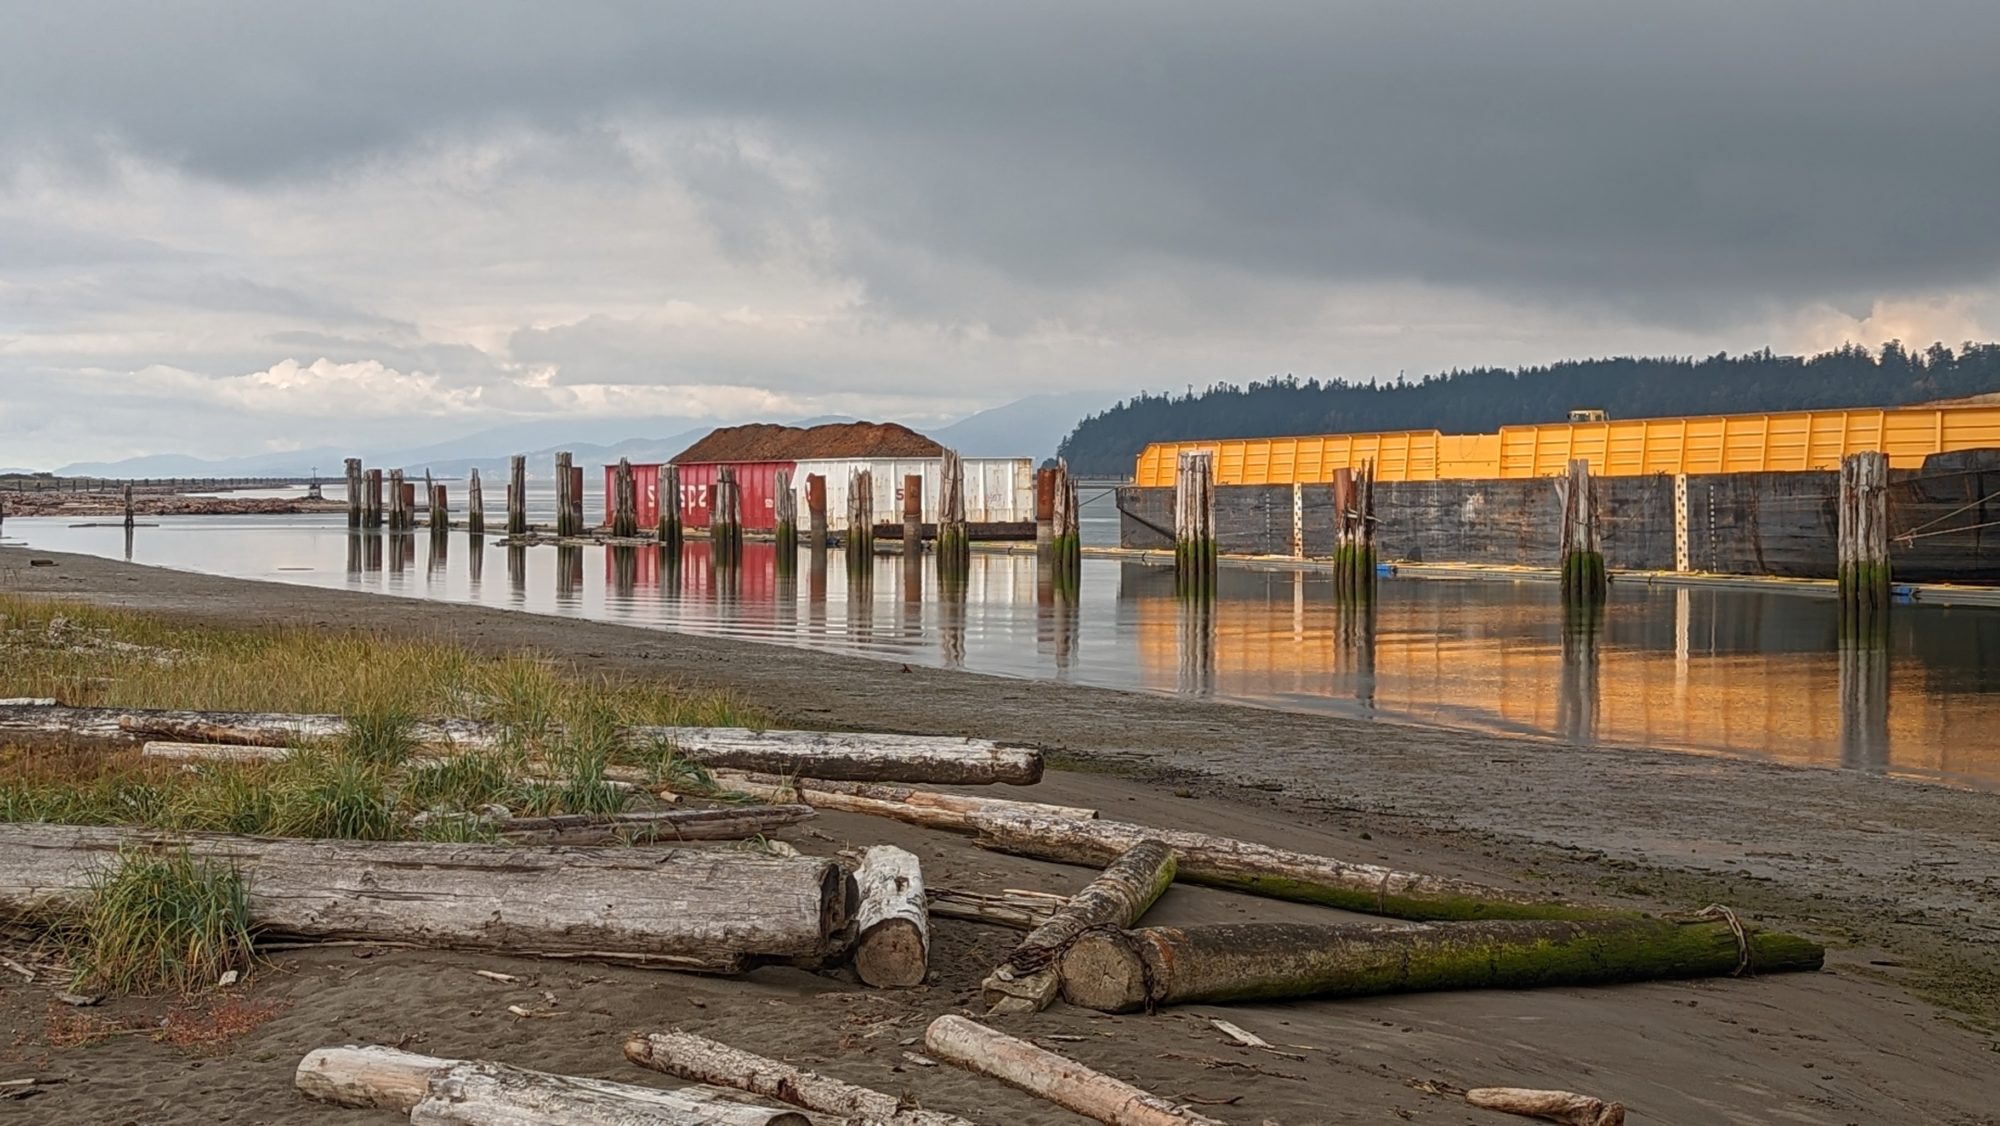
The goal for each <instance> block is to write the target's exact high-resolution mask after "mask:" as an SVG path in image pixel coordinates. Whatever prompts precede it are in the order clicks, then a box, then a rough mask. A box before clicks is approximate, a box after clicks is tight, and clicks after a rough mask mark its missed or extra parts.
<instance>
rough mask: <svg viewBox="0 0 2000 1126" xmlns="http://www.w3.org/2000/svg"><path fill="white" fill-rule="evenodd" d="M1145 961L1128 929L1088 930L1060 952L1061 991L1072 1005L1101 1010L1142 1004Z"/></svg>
mask: <svg viewBox="0 0 2000 1126" xmlns="http://www.w3.org/2000/svg"><path fill="white" fill-rule="evenodd" d="M1146 979H1147V972H1146V961H1145V958H1144V956H1143V955H1142V954H1141V953H1140V951H1139V948H1138V947H1137V946H1136V945H1135V944H1134V940H1133V938H1132V937H1131V935H1130V932H1122V931H1091V932H1088V933H1086V934H1083V935H1081V936H1080V937H1078V938H1077V939H1076V941H1074V942H1072V943H1070V945H1069V949H1067V950H1065V951H1064V952H1063V956H1062V993H1063V997H1064V999H1066V1000H1068V1001H1069V1003H1070V1004H1072V1005H1081V1006H1082V1007H1084V1008H1086V1009H1095V1010H1097V1011H1098V1012H1101V1013H1129V1012H1135V1011H1137V1010H1139V1009H1142V1008H1145V1007H1146Z"/></svg>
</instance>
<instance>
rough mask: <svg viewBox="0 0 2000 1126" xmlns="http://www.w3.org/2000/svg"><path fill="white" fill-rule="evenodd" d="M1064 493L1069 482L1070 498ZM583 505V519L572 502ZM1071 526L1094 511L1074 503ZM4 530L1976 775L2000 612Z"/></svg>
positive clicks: (308, 534)
mask: <svg viewBox="0 0 2000 1126" xmlns="http://www.w3.org/2000/svg"><path fill="white" fill-rule="evenodd" d="M1086 495H1088V493H1087V494H1086ZM592 511H595V509H594V508H593V509H592ZM1084 530H1085V539H1086V542H1095V543H1108V542H1115V540H1116V535H1117V526H1116V513H1115V512H1114V511H1112V510H1111V508H1110V505H1109V504H1108V503H1106V502H1104V501H1102V500H1101V499H1100V500H1099V501H1098V502H1096V503H1091V504H1088V505H1087V506H1086V508H1085V527H1084ZM5 533H6V536H7V540H8V542H13V543H26V544H28V545H31V546H34V547H38V548H44V549H48V550H54V551H74V552H83V553H88V554H95V555H102V556H107V557H111V558H125V557H128V555H129V558H131V559H132V560H133V561H134V562H139V563H149V564H156V565H161V566H167V567H174V568H180V569H184V570H191V571H202V572H207V573H211V574H221V575H233V576H239V577H245V578H259V579H271V580H277V581H280V582H290V583H298V584H301V585H306V586H322V587H331V588H337V589H344V590H361V591H370V592H375V593H381V594H391V595H400V596H404V597H412V598H434V599H443V600H448V601H456V602H470V603H476V604H479V605H484V606H492V607H498V608H502V609H516V610H526V611H532V612H536V613H544V614H558V615H568V616H576V617H585V618H592V619H599V620H604V621H614V622H621V623H627V624H632V625H640V626H649V627H655V628H660V629H671V630H680V631H685V632H688V633H697V634H710V635H716V636H725V637H734V638H742V639H746V640H753V641H764V642H776V643H780V644H787V645H796V646H803V647H808V648H814V649H824V650H831V651H836V652H844V653H857V654H865V655H869V656H875V657H886V658H891V659H895V660H899V661H905V662H908V663H911V664H925V665H939V666H944V667H949V668H963V669H969V670H973V671H977V672H986V673H999V674H1004V675H1009V676H1020V677H1035V678H1044V679H1050V680H1060V681H1068V682H1073V683H1078V684H1093V685H1101V686H1106V687H1113V688H1130V689H1140V690H1144V691H1153V692H1166V693H1176V694H1181V695H1190V696H1200V697H1208V698H1215V699H1225V700H1235V701H1241V702H1246V703H1253V704H1259V705H1264V706H1269V707H1277V708H1284V709H1288V710H1296V711H1312V712H1328V713H1336V714H1341V715H1349V716H1358V717H1369V718H1376V719H1383V720H1395V721H1417V722H1426V723H1438V724H1444V725H1448V726H1453V727H1460V728H1468V729H1476V730H1482V731H1495V732H1506V733H1513V734H1526V735H1534V736H1542V737H1547V738H1550V739H1554V740H1563V741H1571V742H1581V743H1597V744H1603V745H1613V746H1655V747H1667V748H1675V749H1681V750H1687V751H1694V752H1703V753H1719V754H1735V755H1745V756H1755V757H1766V758H1771V759H1777V760H1782V761H1786V762H1795V763H1811V764H1820V765H1828V766H1843V767H1848V768H1853V769H1861V770H1871V771H1887V772H1890V773H1895V774H1901V775H1909V776H1917V777H1926V778H1934V779H1941V780H1945V781H1951V782H1955V783H1959V784H1966V785H1976V786H1986V787H2000V613H1996V612H1994V611H1990V610H1981V609H1965V608H1941V607H1929V606H1922V605H1908V606H1898V607H1897V609H1896V617H1895V622H1894V636H1893V641H1892V645H1891V648H1890V649H1889V651H1888V652H1886V653H1883V654H1875V655H1863V656H1856V655H1853V654H1846V655H1843V654H1841V653H1840V652H1839V651H1838V647H1837V646H1836V644H1835V622H1834V615H1833V603H1832V602H1831V601H1830V600H1826V599H1821V598H1815V597H1811V596H1808V595H1801V594H1795V593H1783V592H1770V593H1765V592H1745V591H1732V590H1708V589H1687V588H1678V589H1676V588H1668V587H1653V588H1648V587H1643V586H1638V585H1635V584H1627V585H1623V586H1619V587H1618V588H1616V589H1615V590H1614V593H1613V597H1612V602H1611V604H1610V606H1609V607H1608V608H1607V610H1606V612H1605V615H1604V620H1603V623H1602V625H1601V627H1599V628H1598V629H1597V630H1595V631H1590V632H1572V633H1571V634H1570V635H1569V636H1567V637H1566V636H1565V634H1564V630H1563V629H1562V627H1561V614H1560V612H1559V609H1558V606H1557V604H1556V597H1555V595H1556V591H1555V587H1554V586H1553V585H1551V584H1547V583H1535V582H1499V581H1490V580H1457V581H1454V580H1441V579H1386V580H1384V581H1383V583H1382V584H1381V588H1380V592H1379V597H1378V601H1377V604H1376V606H1375V607H1374V609H1373V611H1372V612H1371V613H1359V612H1356V611H1353V610H1345V611H1344V610H1342V609H1341V608H1340V607H1339V606H1338V605H1337V604H1336V603H1335V602H1334V600H1333V597H1332V594H1333V591H1332V584H1331V582H1330V580H1328V579H1326V578H1324V577H1321V576H1318V575H1309V574H1292V573H1272V572H1259V571H1251V570H1245V569H1239V568H1227V567H1226V568H1224V569H1223V571H1222V574H1221V579H1220V591H1219V597H1218V598H1217V600H1216V602H1215V605H1214V606H1213V607H1212V608H1211V609H1209V610H1207V611H1193V610H1189V609H1187V608H1185V607H1184V606H1183V605H1182V604H1181V603H1180V602H1179V601H1178V600H1177V599H1176V598H1175V597H1174V593H1173V581H1172V575H1171V573H1170V572H1169V571H1167V570H1165V569H1163V568H1158V567H1152V566H1144V565H1139V564H1134V563H1126V562H1120V561H1112V560H1104V559H1088V560H1085V562H1084V572H1083V586H1082V593H1081V596H1080V597H1079V598H1078V600H1077V601H1076V602H1075V603H1073V604H1071V603H1066V602H1064V601H1062V600H1059V599H1057V598H1055V597H1054V596H1053V595H1052V594H1051V593H1050V592H1049V591H1048V590H1046V589H1043V588H1039V587H1038V585H1037V582H1036V565H1035V560H1034V559H1033V557H1032V556H1027V555H1021V556H1001V555H975V556H974V558H973V563H972V566H973V571H972V578H971V583H970V586H969V589H968V590H967V592H966V594H965V597H964V599H963V601H962V602H943V601H941V600H940V597H939V592H938V590H937V589H936V579H935V572H934V571H933V570H932V569H931V568H929V567H923V568H920V569H919V570H918V571H916V572H915V573H914V574H912V573H909V572H906V571H905V569H904V567H903V564H902V561H901V560H900V559H897V558H893V557H884V558H881V559H878V560H877V561H876V564H875V568H874V577H873V579H872V581H871V582H869V583H868V584H867V586H866V587H865V588H851V587H850V583H849V581H848V578H847V574H846V568H845V565H844V561H843V559H842V558H841V555H840V553H839V552H832V553H830V554H829V556H828V565H827V567H826V568H825V569H824V570H815V569H813V568H812V567H810V566H809V565H808V563H807V560H808V559H809V556H801V560H800V567H799V572H798V575H797V576H796V578H795V579H793V580H789V581H782V582H781V581H780V580H778V579H777V578H776V576H775V567H774V559H775V556H774V554H773V549H772V547H771V545H769V544H756V543H752V544H749V545H747V546H746V555H747V558H746V560H745V563H744V566H743V567H742V569H741V571H740V572H738V573H727V572H725V573H723V574H721V575H718V574H717V572H716V571H715V570H714V569H713V568H712V567H710V565H709V557H708V553H707V549H706V545H704V544H701V543H694V544H691V545H690V546H689V548H688V552H687V556H686V559H685V561H684V563H683V564H682V565H681V566H680V567H679V568H678V569H674V568H669V567H666V566H664V565H663V561H662V560H661V558H660V555H659V553H658V552H657V551H655V550H652V549H638V550H634V551H629V552H611V551H606V550H604V549H601V548H582V549H563V550H559V549H556V548H550V547H541V548H530V549H514V550H508V549H504V548H499V547H494V546H492V541H491V540H488V541H486V543H485V545H484V546H482V547H480V548H478V549H475V548H474V547H473V545H472V542H471V540H470V539H469V537H467V536H465V535H464V534H463V533H454V534H452V535H451V536H450V537H449V538H448V539H447V540H446V541H445V543H444V547H443V549H442V550H437V549H435V548H434V546H433V541H432V540H431V538H430V537H429V536H428V535H427V534H424V533H421V532H420V533H418V534H417V535H415V536H403V537H388V536H382V535H373V536H350V535H348V533H347V530H346V528H345V526H344V517H343V516H341V515H332V516H308V517H188V518H180V519H174V518H165V519H162V520H161V521H160V526H158V527H142V528H140V529H138V530H137V531H136V532H135V533H134V535H133V536H132V538H131V541H130V543H129V545H128V543H127V540H126V536H125V532H124V530H123V529H122V528H118V527H102V528H74V527H69V526H68V525H67V522H65V521H59V520H51V519H39V520H38V519H20V518H16V519H10V520H8V521H6V524H5Z"/></svg>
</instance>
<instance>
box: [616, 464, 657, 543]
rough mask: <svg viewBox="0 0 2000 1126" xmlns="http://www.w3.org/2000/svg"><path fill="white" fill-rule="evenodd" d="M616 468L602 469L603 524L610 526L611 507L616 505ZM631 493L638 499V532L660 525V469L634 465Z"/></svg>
mask: <svg viewBox="0 0 2000 1126" xmlns="http://www.w3.org/2000/svg"><path fill="white" fill-rule="evenodd" d="M617 479H618V467H617V466H615V465H607V466H605V467H604V523H605V525H606V526H607V527H609V526H610V524H611V517H612V515H613V513H612V507H613V506H614V505H616V504H617V503H618V502H617V496H618V489H617ZM632 492H633V493H634V494H635V496H636V497H637V499H638V502H639V503H638V509H639V530H640V531H647V530H650V529H652V528H655V527H658V526H659V523H660V467H659V466H658V465H656V464H648V465H634V466H633V467H632Z"/></svg>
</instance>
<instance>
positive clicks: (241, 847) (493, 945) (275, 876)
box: [0, 824, 847, 972]
mask: <svg viewBox="0 0 2000 1126" xmlns="http://www.w3.org/2000/svg"><path fill="white" fill-rule="evenodd" d="M181 847H185V848H187V849H188V851H189V852H191V853H192V854H193V855H194V856H196V857H198V858H201V859H205V860H209V861H212V862H217V863H220V864H224V865H227V866H230V867H233V868H235V869H236V870H237V871H239V872H241V873H242V874H243V877H244V885H245V890H246V892H247V894H248V898H249V908H250V917H251V921H252V922H253V923H255V924H256V926H257V927H258V929H259V930H260V931H261V932H263V933H265V934H267V935H270V936H272V937H274V938H275V937H297V938H304V939H352V938H358V939H378V940H387V941H398V942H410V943H414V944H417V945H420V946H434V947H447V948H455V949H467V950H483V951H491V952H495V953H509V954H531V955H532V954H556V955H562V954H567V955H573V956H589V957H597V956H605V955H609V956H613V957H616V958H637V959H639V960H642V961H646V962H648V963H650V964H659V965H668V966H674V967H677V968H687V969H700V970H710V971H721V972H734V971H736V970H739V969H741V968H742V967H743V966H744V965H745V964H746V962H755V961H760V960H781V959H806V960H811V959H818V958H822V957H824V956H825V954H826V953H827V952H828V949H829V947H830V945H831V944H832V942H833V937H834V936H836V935H838V934H840V933H842V932H843V931H844V929H845V927H846V924H847V892H846V887H847V882H846V877H845V876H844V875H843V874H842V873H841V872H840V869H839V868H838V867H837V866H836V865H834V864H833V863H832V862H830V861H826V860H815V859H811V858H806V857H774V856H762V855H757V854H754V853H748V852H741V851H736V850H724V849H696V848H676V849H565V848H511V847H508V846H504V845H473V844H428V843H420V842H414V841H381V842H375V841H369V842H362V841H334V840H278V839H270V838H262V837H240V836H229V835H226V834H211V833H187V834H168V833H158V832H152V831H147V830H138V829H121V828H109V827H97V826H73V825H41V824H0V910H5V911H10V912H34V911H40V910H45V909H51V908H66V907H74V906H76V905H78V904H80V903H82V902H83V901H84V900H85V898H86V897H87V896H88V894H89V892H90V880H91V878H92V877H93V876H94V875H96V874H98V873H102V872H106V871H109V870H110V869H111V868H113V867H114V866H115V865H116V864H117V862H118V858H119V854H120V853H121V851H124V850H128V849H173V848H181Z"/></svg>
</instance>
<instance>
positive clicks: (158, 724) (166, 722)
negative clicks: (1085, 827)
mask: <svg viewBox="0 0 2000 1126" xmlns="http://www.w3.org/2000/svg"><path fill="white" fill-rule="evenodd" d="M346 733H347V721H346V720H344V719H342V718H341V717H339V716H332V715H292V714H286V713H268V712H193V711H170V710H145V709H117V708H69V707H42V706H20V707H5V706H0V735H6V736H10V737H13V738H15V739H19V740H43V741H56V742H63V741H70V742H75V741H83V742H103V743H109V744H114V745H119V746H126V745H133V744H138V743H144V742H146V741H147V740H149V739H173V740H180V741H185V742H196V743H229V744H235V745H239V746H261V747H292V746H297V745H299V744H300V743H310V742H317V741H325V740H331V739H338V738H341V737H342V736H344V735H345V734H346ZM502 734H503V732H502V730H501V728H500V727H499V726H498V725H496V724H491V723H482V722H479V721H476V720H460V719H441V720H420V721H417V722H415V723H412V724H410V726H409V728H408V735H409V737H410V738H411V740H413V741H414V742H415V743H417V744H418V745H419V746H422V747H426V748H433V749H443V750H485V749H490V748H493V747H496V746H499V745H500V743H501V736H502ZM619 737H620V739H621V740H622V741H623V742H624V743H625V744H626V745H627V746H630V747H633V748H635V749H650V748H652V747H654V746H656V745H658V744H661V743H666V744H671V745H672V746H673V747H674V748H675V750H676V751H677V752H678V753H679V754H680V755H681V757H683V758H685V759H687V760H689V761H692V762H698V763H700V764H702V765H703V766H707V767H712V768H718V769H729V770H745V771H762V772H766V773H772V774H790V775H799V776H802V777H807V778H825V779H831V780H835V781H850V782H919V783H938V784H943V785H987V784H991V783H1007V784H1011V785H1021V786H1026V785H1033V784H1034V783H1036V782H1038V781H1040V780H1041V777H1042V756H1041V752H1039V751H1036V750H1034V749H1032V748H1028V747H1007V746H1001V745H999V744H997V743H993V742H990V741H988V740H985V739H962V738H957V737H954V736H943V735H890V734H877V733H864V732H853V733H849V732H824V731H755V730H751V729H748V728H742V727H627V728H625V729H623V730H622V731H621V732H620V733H619Z"/></svg>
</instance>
